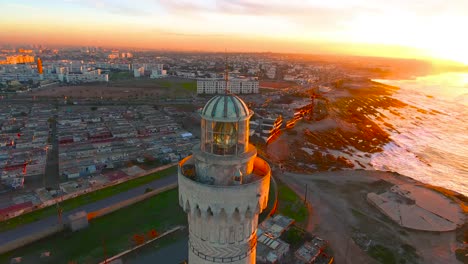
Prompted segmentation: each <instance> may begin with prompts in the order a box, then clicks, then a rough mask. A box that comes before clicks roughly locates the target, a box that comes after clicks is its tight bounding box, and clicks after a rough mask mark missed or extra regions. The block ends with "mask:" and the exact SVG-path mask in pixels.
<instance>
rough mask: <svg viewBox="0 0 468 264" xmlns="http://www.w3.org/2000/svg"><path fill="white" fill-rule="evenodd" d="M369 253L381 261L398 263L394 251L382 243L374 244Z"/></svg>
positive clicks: (390, 263) (386, 263) (388, 263)
mask: <svg viewBox="0 0 468 264" xmlns="http://www.w3.org/2000/svg"><path fill="white" fill-rule="evenodd" d="M368 253H369V255H370V256H371V257H373V258H375V259H376V260H378V261H379V262H380V263H383V264H394V263H396V258H395V255H394V254H393V252H392V251H391V250H390V249H388V248H386V247H384V246H382V245H378V244H377V245H372V246H370V247H369V251H368Z"/></svg>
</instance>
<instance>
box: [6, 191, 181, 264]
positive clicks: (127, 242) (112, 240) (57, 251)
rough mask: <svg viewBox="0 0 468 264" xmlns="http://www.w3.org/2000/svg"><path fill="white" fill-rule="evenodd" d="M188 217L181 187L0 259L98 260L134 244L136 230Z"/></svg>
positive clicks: (162, 227)
mask: <svg viewBox="0 0 468 264" xmlns="http://www.w3.org/2000/svg"><path fill="white" fill-rule="evenodd" d="M186 220H187V218H186V215H185V213H184V212H183V211H182V209H181V208H180V207H179V206H178V191H177V190H176V189H174V190H170V191H166V192H164V193H161V194H159V195H156V196H153V197H152V198H149V199H148V200H145V201H142V202H140V203H137V204H135V205H132V206H129V207H126V208H123V209H120V210H118V211H116V212H114V213H112V214H109V215H106V216H104V217H101V218H98V219H96V220H93V221H91V222H90V225H89V227H88V228H86V229H83V230H80V231H78V232H75V233H71V232H70V231H64V232H61V233H59V234H57V235H54V236H52V237H49V238H46V239H43V240H40V241H38V242H35V243H33V244H31V245H28V246H26V247H23V248H20V249H17V250H15V251H13V252H9V253H6V254H3V255H1V256H0V263H9V260H10V259H11V258H12V257H18V256H22V257H23V261H24V262H22V263H67V262H69V261H76V263H80V264H81V263H97V262H99V261H102V260H103V259H104V255H106V256H107V257H110V256H113V255H115V254H118V253H120V252H121V251H124V250H126V249H128V248H130V247H131V246H132V245H133V244H132V243H133V241H132V237H133V235H135V234H145V233H147V232H148V231H150V230H151V229H156V230H157V231H158V232H159V233H162V232H164V231H165V230H168V229H169V228H171V227H174V226H176V225H185V224H186ZM104 248H105V250H104ZM45 251H50V252H51V257H49V258H47V260H45V259H42V261H41V260H40V259H39V256H40V254H41V253H42V252H45Z"/></svg>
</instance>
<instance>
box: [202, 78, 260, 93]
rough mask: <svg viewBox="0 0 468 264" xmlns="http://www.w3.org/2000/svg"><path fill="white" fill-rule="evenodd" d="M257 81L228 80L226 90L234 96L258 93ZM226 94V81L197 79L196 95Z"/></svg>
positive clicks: (250, 79) (248, 79) (252, 79)
mask: <svg viewBox="0 0 468 264" xmlns="http://www.w3.org/2000/svg"><path fill="white" fill-rule="evenodd" d="M258 86H259V85H258V80H256V79H254V78H247V79H230V80H229V81H228V90H229V91H230V92H231V93H234V94H252V93H258V91H259V90H258ZM225 92H226V81H225V80H222V79H198V80H197V93H198V94H224V93H225Z"/></svg>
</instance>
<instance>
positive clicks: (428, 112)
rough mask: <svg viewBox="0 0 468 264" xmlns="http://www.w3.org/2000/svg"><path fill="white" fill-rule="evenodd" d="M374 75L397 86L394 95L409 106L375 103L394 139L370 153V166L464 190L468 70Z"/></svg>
mask: <svg viewBox="0 0 468 264" xmlns="http://www.w3.org/2000/svg"><path fill="white" fill-rule="evenodd" d="M375 81H378V82H382V83H385V84H389V85H393V86H397V87H399V88H400V89H399V90H398V91H397V92H396V93H395V94H394V95H393V97H394V98H396V99H398V100H400V101H402V102H405V103H407V104H408V106H405V107H403V108H394V109H379V112H381V113H382V114H383V115H385V118H383V119H384V120H383V121H385V122H388V123H390V124H392V125H393V129H392V128H388V127H387V126H384V125H383V122H378V121H376V122H377V123H380V124H379V125H380V127H381V128H382V129H384V130H386V131H387V132H388V133H389V134H390V135H391V139H392V142H391V143H388V144H387V145H385V146H384V151H383V152H380V153H375V154H373V155H372V157H371V161H370V163H371V165H372V166H373V167H374V169H378V170H389V171H394V172H398V173H400V174H402V175H406V176H409V177H412V178H414V179H416V180H419V181H422V182H425V183H429V184H433V185H437V186H442V187H445V188H448V189H451V190H454V191H457V192H460V193H462V194H464V195H466V196H468V110H467V109H468V73H445V74H439V75H430V76H424V77H418V78H416V79H413V80H375ZM412 106H414V107H412ZM389 110H393V111H394V112H393V113H392V111H389ZM396 113H398V114H396Z"/></svg>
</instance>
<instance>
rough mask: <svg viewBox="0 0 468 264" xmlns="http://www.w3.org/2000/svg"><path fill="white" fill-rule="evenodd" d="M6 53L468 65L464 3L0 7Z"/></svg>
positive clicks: (224, 0) (0, 39)
mask: <svg viewBox="0 0 468 264" xmlns="http://www.w3.org/2000/svg"><path fill="white" fill-rule="evenodd" d="M0 10H1V16H0V43H11V44H18V43H37V44H56V45H62V44H66V45H93V46H113V47H136V48H149V49H168V50H204V51H221V50H224V49H228V50H229V51H252V52H255V51H272V52H301V53H317V54H320V53H340V54H356V55H373V56H395V57H415V58H421V57H422V58H427V57H432V58H442V59H450V60H454V61H458V62H463V63H465V64H468V35H467V34H466V30H467V29H466V26H467V25H468V1H466V0H424V1H420V0H411V1H408V0H392V1H389V0H372V1H369V0H347V1H345V0H326V1H324V0H311V1H306V0H304V1H299V0H268V1H267V0H219V1H215V0H207V1H201V0H200V1H194V0H128V1H119V0H100V1H99V0H64V1H48V0H33V1H7V0H0Z"/></svg>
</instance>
